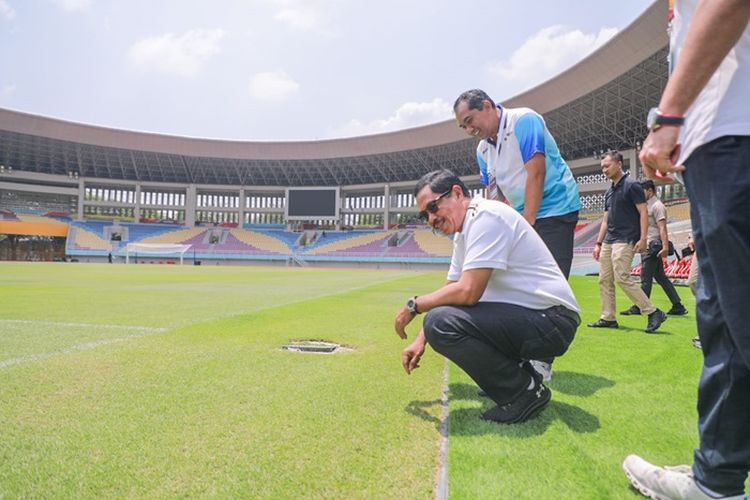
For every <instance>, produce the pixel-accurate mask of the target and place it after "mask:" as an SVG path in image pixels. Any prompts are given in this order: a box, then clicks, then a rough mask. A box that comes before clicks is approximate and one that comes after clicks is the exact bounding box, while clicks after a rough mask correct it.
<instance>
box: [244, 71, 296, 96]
mask: <svg viewBox="0 0 750 500" xmlns="http://www.w3.org/2000/svg"><path fill="white" fill-rule="evenodd" d="M298 92H299V84H298V83H297V82H295V81H294V80H293V79H292V78H291V77H290V76H289V75H287V74H286V73H285V72H284V71H268V72H264V73H257V74H255V75H254V76H253V78H252V79H251V80H250V94H251V95H252V96H253V97H254V98H256V99H258V100H261V101H283V100H286V99H288V98H290V97H292V96H294V95H295V94H297V93H298Z"/></svg>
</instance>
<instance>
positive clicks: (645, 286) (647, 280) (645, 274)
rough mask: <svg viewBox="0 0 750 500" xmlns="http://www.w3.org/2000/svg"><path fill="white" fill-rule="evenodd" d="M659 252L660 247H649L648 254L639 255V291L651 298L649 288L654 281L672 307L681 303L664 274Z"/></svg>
mask: <svg viewBox="0 0 750 500" xmlns="http://www.w3.org/2000/svg"><path fill="white" fill-rule="evenodd" d="M660 251H661V245H658V246H656V245H655V246H653V247H651V246H649V253H644V254H641V289H642V290H643V293H645V294H646V297H651V286H652V285H653V281H654V279H655V280H656V282H657V283H659V285H660V286H661V288H662V290H664V293H666V294H667V297H669V301H670V302H671V303H672V305H673V306H676V305H679V304H681V303H682V300H681V299H680V295H679V294H678V293H677V290H676V289H675V287H674V285H673V284H672V282H671V281H669V278H667V275H666V273H665V272H664V264H663V263H662V260H661V257H659V255H658V253H659V252H660Z"/></svg>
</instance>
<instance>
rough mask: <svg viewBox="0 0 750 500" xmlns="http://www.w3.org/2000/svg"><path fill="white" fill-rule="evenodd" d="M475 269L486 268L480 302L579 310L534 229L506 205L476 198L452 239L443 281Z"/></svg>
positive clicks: (568, 286) (566, 284)
mask: <svg viewBox="0 0 750 500" xmlns="http://www.w3.org/2000/svg"><path fill="white" fill-rule="evenodd" d="M479 268H492V274H491V275H490V279H489V282H488V283H487V288H486V289H485V291H484V294H483V295H482V297H481V298H480V299H479V301H480V302H505V303H508V304H515V305H519V306H523V307H528V308H530V309H547V308H549V307H552V306H565V307H566V308H568V309H570V310H571V311H576V312H580V310H581V309H580V307H579V306H578V302H576V298H575V296H574V295H573V290H571V288H570V285H569V284H568V282H567V280H566V279H565V277H564V276H563V274H562V272H560V268H559V267H558V266H557V263H556V262H555V259H554V258H553V257H552V254H551V253H550V251H549V249H547V246H546V245H545V244H544V242H543V241H542V239H541V238H540V237H539V235H538V234H537V233H536V231H535V230H534V228H532V227H531V226H530V225H529V223H528V222H526V220H525V219H524V218H523V217H521V215H520V214H518V213H517V212H516V211H515V210H513V209H512V208H511V207H509V206H507V205H506V204H504V203H501V202H499V201H494V200H486V199H484V198H482V197H481V196H477V197H475V198H474V199H472V201H471V205H469V209H468V210H467V212H466V216H465V217H464V223H463V227H462V228H461V232H460V233H456V234H455V236H454V238H453V256H452V258H451V266H450V269H449V271H448V280H449V281H458V280H459V278H461V273H462V272H463V271H465V270H469V269H479Z"/></svg>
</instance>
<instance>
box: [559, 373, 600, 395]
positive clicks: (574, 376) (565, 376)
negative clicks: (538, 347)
mask: <svg viewBox="0 0 750 500" xmlns="http://www.w3.org/2000/svg"><path fill="white" fill-rule="evenodd" d="M545 385H547V386H549V388H550V389H552V390H553V391H560V392H562V393H563V394H570V395H571V396H591V395H592V394H594V393H595V392H596V391H598V390H600V389H605V388H607V387H612V386H614V385H615V382H614V381H613V380H610V379H608V378H606V377H600V376H599V375H590V374H588V373H576V372H559V371H555V374H554V376H553V377H552V380H551V381H550V382H548V383H545Z"/></svg>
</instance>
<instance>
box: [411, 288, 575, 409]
mask: <svg viewBox="0 0 750 500" xmlns="http://www.w3.org/2000/svg"><path fill="white" fill-rule="evenodd" d="M580 322H581V319H580V317H579V316H578V314H577V313H575V312H573V311H570V310H568V309H566V308H564V307H562V306H556V307H552V308H549V309H544V310H535V309H528V308H525V307H521V306H517V305H513V304H505V303H500V302H480V303H478V304H476V305H474V306H441V307H436V308H435V309H433V310H431V311H430V312H429V313H427V316H426V317H425V319H424V323H423V327H424V332H425V336H426V338H427V342H428V343H429V344H430V346H431V347H432V348H433V349H434V350H435V351H437V352H439V353H440V354H442V355H443V356H445V357H446V358H448V359H450V360H451V361H453V362H454V363H456V364H457V365H458V366H459V367H461V369H462V370H464V371H465V372H466V373H467V374H468V375H469V376H470V377H471V378H472V379H473V380H474V382H476V383H477V385H478V386H479V387H481V388H482V389H483V390H484V391H485V392H486V393H487V395H488V396H489V397H490V398H492V399H493V400H494V401H495V402H496V403H497V404H498V405H503V404H506V403H509V402H511V401H513V400H514V399H516V398H517V397H518V396H519V395H520V394H521V393H522V392H523V391H524V390H526V388H528V386H529V383H530V382H531V376H530V375H529V373H528V372H526V371H525V370H523V369H522V368H521V367H520V366H519V364H520V363H521V361H523V360H528V359H540V358H553V357H556V356H560V355H561V354H563V353H565V351H567V350H568V346H570V343H571V342H572V341H573V337H574V335H575V332H576V329H577V328H578V325H579V324H580Z"/></svg>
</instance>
